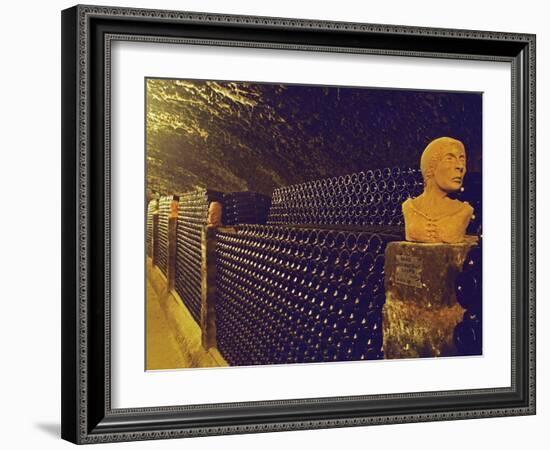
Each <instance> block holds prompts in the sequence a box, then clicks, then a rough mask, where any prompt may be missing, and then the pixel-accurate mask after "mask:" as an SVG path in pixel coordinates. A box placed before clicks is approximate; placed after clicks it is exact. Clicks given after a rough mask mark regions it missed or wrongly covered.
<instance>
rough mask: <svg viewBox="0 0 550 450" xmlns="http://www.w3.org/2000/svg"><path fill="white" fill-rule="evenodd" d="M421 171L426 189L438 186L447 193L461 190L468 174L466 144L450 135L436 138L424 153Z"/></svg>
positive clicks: (421, 159)
mask: <svg viewBox="0 0 550 450" xmlns="http://www.w3.org/2000/svg"><path fill="white" fill-rule="evenodd" d="M420 171H421V172H422V177H423V178H424V188H425V189H429V188H431V187H437V188H439V189H440V190H442V191H444V192H447V193H449V192H454V191H457V190H459V189H460V188H461V187H462V182H463V180H464V175H465V174H466V150H465V149H464V144H462V142H460V141H458V140H456V139H453V138H450V137H440V138H437V139H434V140H433V141H432V142H430V143H429V144H428V146H427V147H426V148H425V149H424V152H423V153H422V156H421V158H420Z"/></svg>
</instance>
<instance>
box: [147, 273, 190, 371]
mask: <svg viewBox="0 0 550 450" xmlns="http://www.w3.org/2000/svg"><path fill="white" fill-rule="evenodd" d="M146 348H147V369H148V370H158V369H173V368H177V367H188V364H189V362H188V361H186V358H185V357H184V354H185V352H182V349H181V348H180V346H179V344H178V342H177V340H176V337H175V334H174V332H173V331H172V329H171V328H170V326H169V323H168V321H167V320H166V317H165V315H164V312H163V311H162V309H161V307H160V298H159V296H158V295H157V293H156V292H155V290H154V289H153V285H152V284H151V281H150V280H149V279H147V346H146Z"/></svg>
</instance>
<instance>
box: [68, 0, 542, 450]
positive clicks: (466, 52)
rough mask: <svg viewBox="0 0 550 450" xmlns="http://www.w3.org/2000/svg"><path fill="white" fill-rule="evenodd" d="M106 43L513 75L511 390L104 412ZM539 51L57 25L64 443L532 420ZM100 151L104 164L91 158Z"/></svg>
mask: <svg viewBox="0 0 550 450" xmlns="http://www.w3.org/2000/svg"><path fill="white" fill-rule="evenodd" d="M152 24H155V25H156V26H155V30H154V31H152V26H151V25H152ZM135 30H139V31H138V32H136V31H135ZM145 31H149V33H147V34H145ZM155 33H156V35H155ZM244 34H246V36H247V38H246V39H245V38H244V37H243V35H244ZM115 40H133V41H146V42H158V43H187V44H200V45H222V46H232V47H234V46H242V47H255V48H266V49H273V48H275V49H293V50H305V51H324V52H348V53H363V54H382V55H396V56H414V57H431V58H434V57H435V58H452V59H477V60H486V61H507V62H510V63H511V64H512V159H513V161H512V172H513V176H512V196H513V203H512V235H513V236H512V255H513V258H512V341H513V342H512V385H511V387H510V388H499V389H477V390H468V391H464V390H461V391H438V392H423V393H411V394H395V395H375V396H372V395H371V396H356V397H331V398H318V399H306V400H300V399H294V400H281V401H268V402H246V403H231V404H215V405H195V406H181V407H155V408H137V409H118V410H113V409H112V408H111V401H110V180H111V179H110V114H109V113H110V62H111V60H110V49H111V43H112V42H113V41H115ZM535 42H536V39H535V36H534V35H530V34H515V33H500V32H486V31H470V30H450V29H440V28H437V29H435V28H424V27H405V26H396V25H377V24H362V23H344V22H329V21H309V20H302V19H280V18H270V17H253V16H233V15H218V14H203V13H192V12H176V11H158V10H147V9H129V8H111V7H98V6H75V7H73V8H70V9H68V10H65V11H63V14H62V57H63V58H62V83H63V89H62V107H63V125H62V178H63V179H62V190H63V193H62V226H63V230H62V236H63V243H62V257H63V264H62V382H63V390H62V437H63V438H65V439H67V440H70V441H72V442H75V443H79V444H84V443H99V442H112V441H133V440H143V439H165V438H174V437H192V436H208V435H218V434H238V433H251V432H271V431H283V430H299V429H313V428H328V427H347V426H362V425H373V424H389V423H403V422H421V421H439V420H454V419H469V418H481V417H498V416H510V415H527V414H534V413H535V263H536V260H535V75H536V74H535V51H536V48H535ZM97 148H102V149H103V151H102V152H101V153H102V154H99V153H98V152H97V151H96V152H95V153H94V152H93V150H92V149H97ZM518 187H519V188H518ZM97 236H102V238H98V237H97ZM98 286H100V287H101V289H100V288H99V287H98ZM228 412H229V414H230V415H231V418H229V419H228V418H227V415H228ZM260 417H261V420H260Z"/></svg>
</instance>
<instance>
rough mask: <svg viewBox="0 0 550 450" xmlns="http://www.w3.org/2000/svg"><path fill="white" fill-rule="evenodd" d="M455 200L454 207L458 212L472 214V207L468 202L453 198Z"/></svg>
mask: <svg viewBox="0 0 550 450" xmlns="http://www.w3.org/2000/svg"><path fill="white" fill-rule="evenodd" d="M453 202H456V209H457V211H458V212H459V213H460V214H464V215H472V214H473V213H474V208H472V205H470V204H469V203H468V202H462V201H460V200H453Z"/></svg>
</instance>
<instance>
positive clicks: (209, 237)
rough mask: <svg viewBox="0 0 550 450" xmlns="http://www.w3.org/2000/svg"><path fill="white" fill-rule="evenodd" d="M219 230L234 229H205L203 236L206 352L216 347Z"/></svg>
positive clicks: (203, 299)
mask: <svg viewBox="0 0 550 450" xmlns="http://www.w3.org/2000/svg"><path fill="white" fill-rule="evenodd" d="M217 230H223V231H235V229H234V228H232V227H222V226H220V227H204V228H203V230H202V235H201V250H202V258H201V323H200V326H201V343H202V346H203V348H204V349H205V350H208V349H209V348H213V347H216V345H217V342H216V272H217V270H216V241H217Z"/></svg>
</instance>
